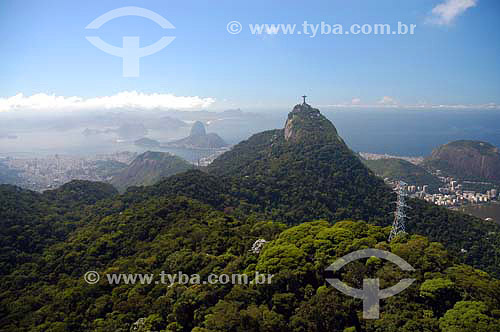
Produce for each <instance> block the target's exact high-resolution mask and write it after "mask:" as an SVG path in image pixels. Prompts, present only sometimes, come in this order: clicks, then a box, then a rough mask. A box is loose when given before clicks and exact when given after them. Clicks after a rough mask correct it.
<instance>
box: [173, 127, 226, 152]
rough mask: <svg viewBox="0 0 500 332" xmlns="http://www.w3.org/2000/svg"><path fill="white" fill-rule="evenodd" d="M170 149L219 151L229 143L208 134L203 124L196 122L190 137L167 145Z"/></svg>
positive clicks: (213, 134)
mask: <svg viewBox="0 0 500 332" xmlns="http://www.w3.org/2000/svg"><path fill="white" fill-rule="evenodd" d="M166 146H169V147H176V148H185V149H218V148H222V147H225V146H227V143H226V142H225V141H224V140H223V139H222V138H221V137H220V136H219V135H217V134H215V133H208V134H207V133H206V130H205V126H204V125H203V123H202V122H200V121H196V122H195V123H194V124H193V127H192V128H191V133H190V134H189V136H188V137H185V138H182V139H180V140H177V141H173V142H169V143H167V144H166Z"/></svg>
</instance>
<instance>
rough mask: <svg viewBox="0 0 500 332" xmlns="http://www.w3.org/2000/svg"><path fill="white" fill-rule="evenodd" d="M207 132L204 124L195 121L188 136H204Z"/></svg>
mask: <svg viewBox="0 0 500 332" xmlns="http://www.w3.org/2000/svg"><path fill="white" fill-rule="evenodd" d="M206 134H207V132H206V130H205V126H204V125H203V123H202V122H201V121H196V122H195V123H194V124H193V127H191V133H190V134H189V136H205V135H206Z"/></svg>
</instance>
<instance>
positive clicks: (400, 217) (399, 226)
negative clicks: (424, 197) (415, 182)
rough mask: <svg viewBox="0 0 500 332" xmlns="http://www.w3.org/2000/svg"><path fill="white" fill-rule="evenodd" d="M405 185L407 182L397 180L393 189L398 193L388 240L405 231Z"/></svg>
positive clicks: (406, 206)
mask: <svg viewBox="0 0 500 332" xmlns="http://www.w3.org/2000/svg"><path fill="white" fill-rule="evenodd" d="M407 185H408V184H407V183H405V182H403V181H399V182H398V184H397V186H396V189H395V190H396V192H397V194H398V200H397V201H396V211H394V221H393V223H392V229H391V233H390V234H389V242H391V241H392V239H394V238H395V237H396V236H397V235H399V234H402V233H406V228H405V226H406V225H405V221H406V219H407V218H408V217H407V216H406V212H405V209H406V208H408V205H406V201H405V197H406V196H408V195H407V194H406V190H405V186H407Z"/></svg>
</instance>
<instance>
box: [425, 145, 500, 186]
mask: <svg viewBox="0 0 500 332" xmlns="http://www.w3.org/2000/svg"><path fill="white" fill-rule="evenodd" d="M424 166H426V167H429V168H432V169H440V170H442V171H443V172H444V173H445V174H447V175H450V176H453V177H456V178H460V179H464V180H473V181H492V182H495V183H500V153H499V150H498V148H497V147H495V146H493V145H491V144H489V143H487V142H481V141H466V140H462V141H455V142H451V143H448V144H445V145H441V146H440V147H438V148H436V149H434V150H433V151H432V154H431V155H430V157H428V158H426V159H425V161H424Z"/></svg>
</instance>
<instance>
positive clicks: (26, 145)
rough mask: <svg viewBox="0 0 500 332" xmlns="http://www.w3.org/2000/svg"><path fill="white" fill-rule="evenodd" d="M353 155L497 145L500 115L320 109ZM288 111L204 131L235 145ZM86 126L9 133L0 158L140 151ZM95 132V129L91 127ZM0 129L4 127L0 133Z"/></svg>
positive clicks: (214, 124) (162, 136) (191, 154)
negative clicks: (458, 143) (456, 144)
mask: <svg viewBox="0 0 500 332" xmlns="http://www.w3.org/2000/svg"><path fill="white" fill-rule="evenodd" d="M321 111H322V113H323V114H324V115H325V116H326V117H327V118H329V119H330V120H331V121H332V122H333V124H334V125H335V126H336V128H337V130H338V131H339V134H340V135H341V136H342V137H343V138H344V140H345V141H346V143H347V144H348V145H349V147H350V148H351V149H352V150H354V151H359V152H372V153H388V154H393V155H402V156H426V155H429V154H430V153H431V151H432V149H434V148H436V147H437V146H439V145H441V144H445V143H448V142H451V141H454V140H461V139H468V140H482V141H486V142H489V143H491V144H493V145H496V146H500V110H394V109H384V110H382V109H374V110H356V109H349V110H347V109H341V110H332V109H330V110H327V109H321ZM288 112H289V110H286V109H283V110H274V111H269V112H261V113H260V114H248V113H247V114H245V115H244V116H241V117H238V116H234V117H231V118H224V119H222V118H221V119H218V120H216V121H211V124H210V125H207V131H208V132H216V133H218V134H219V135H220V136H221V137H222V138H224V139H225V140H226V141H227V142H228V143H230V144H236V143H238V142H239V141H241V140H244V139H246V138H248V137H249V136H251V135H252V134H255V133H258V132H260V131H263V130H269V129H275V128H283V125H284V123H285V120H286V116H287V114H288ZM85 127H86V126H82V127H73V128H70V129H67V130H49V129H47V128H48V126H45V127H43V128H40V129H37V127H36V126H35V125H33V124H30V128H29V129H22V128H21V129H18V130H13V131H9V132H8V133H9V134H14V135H16V136H17V138H16V139H8V138H0V156H6V155H10V156H20V155H23V156H35V155H49V154H56V153H59V154H72V155H94V154H102V153H112V152H119V151H135V152H139V153H140V152H143V151H145V150H146V149H144V148H141V147H138V146H136V145H134V144H133V140H128V141H126V140H117V138H118V137H116V135H96V136H87V137H86V136H84V135H82V131H83V130H84V129H85ZM89 127H91V128H94V126H92V125H89ZM0 129H3V128H0ZM188 133H189V128H184V129H183V131H179V132H165V131H159V130H150V131H149V132H148V134H147V136H148V137H150V138H153V139H156V140H159V141H163V142H165V141H168V140H171V139H176V138H181V137H185V136H187V135H188ZM170 152H172V153H175V154H177V155H179V156H181V157H184V158H186V159H188V160H196V159H197V158H199V157H200V156H203V155H204V152H203V151H175V150H172V151H170Z"/></svg>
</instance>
